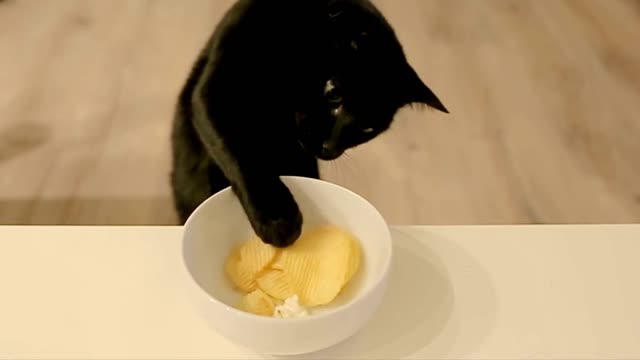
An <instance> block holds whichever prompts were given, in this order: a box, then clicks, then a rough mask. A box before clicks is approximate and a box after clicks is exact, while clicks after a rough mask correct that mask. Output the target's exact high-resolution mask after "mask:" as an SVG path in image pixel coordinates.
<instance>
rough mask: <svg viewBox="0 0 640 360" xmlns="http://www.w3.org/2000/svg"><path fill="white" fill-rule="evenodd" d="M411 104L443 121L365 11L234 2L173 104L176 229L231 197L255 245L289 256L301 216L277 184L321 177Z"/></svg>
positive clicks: (381, 23)
mask: <svg viewBox="0 0 640 360" xmlns="http://www.w3.org/2000/svg"><path fill="white" fill-rule="evenodd" d="M410 104H424V105H427V106H430V107H432V108H435V109H438V110H440V111H443V112H447V110H446V109H445V107H444V106H443V105H442V103H441V102H440V100H438V98H437V97H436V95H435V94H434V93H433V92H432V91H431V90H430V89H429V88H428V87H427V86H426V85H425V84H424V83H423V82H422V81H421V80H420V78H419V77H418V75H417V74H416V73H415V71H414V70H413V69H412V67H411V66H410V65H409V64H408V63H407V60H406V58H405V56H404V53H403V50H402V47H401V45H400V43H399V42H398V40H397V38H396V36H395V34H394V31H393V29H392V28H391V26H390V25H389V24H388V23H387V21H386V20H385V18H384V17H383V15H382V14H381V13H380V12H379V11H378V10H377V9H376V8H375V7H374V5H373V4H372V3H370V2H369V1H368V0H270V1H265V0H240V1H237V2H236V3H235V4H234V5H233V6H232V8H231V9H230V10H229V11H228V12H227V13H226V15H225V16H224V18H223V19H222V20H221V22H220V23H219V24H218V26H217V28H216V29H215V31H214V33H213V35H212V36H211V38H210V39H209V41H208V43H207V44H206V46H205V47H204V49H203V50H202V52H201V53H200V55H199V57H198V59H197V61H196V62H195V65H194V67H193V69H192V70H191V74H190V76H189V78H188V80H187V82H186V84H185V86H184V88H183V89H182V92H181V94H180V96H179V100H178V106H177V111H176V114H175V120H174V124H173V131H172V146H173V170H172V173H171V183H172V188H173V194H174V200H175V205H176V209H177V211H178V214H179V216H180V220H181V221H182V222H184V221H186V219H187V217H188V216H189V215H190V214H191V212H192V211H193V210H194V209H195V208H196V207H197V206H198V205H199V204H200V203H201V202H202V201H204V200H205V199H206V198H207V197H209V196H211V195H212V194H214V193H216V192H217V191H220V190H222V189H224V188H226V187H228V186H231V187H232V189H233V191H234V193H235V194H236V196H237V197H238V199H239V200H240V202H241V203H242V206H243V208H244V210H245V213H246V215H247V216H248V219H249V220H250V222H251V225H252V226H253V229H254V231H255V232H256V234H257V235H258V236H259V237H260V238H261V239H262V240H263V241H264V242H266V243H269V244H273V245H274V246H278V247H286V246H289V245H291V244H292V243H294V242H295V240H296V239H297V238H298V236H299V235H300V231H301V226H302V221H303V219H302V214H301V213H300V210H299V208H298V205H297V204H296V202H295V200H294V198H293V196H292V195H291V193H290V192H289V190H288V189H287V187H286V186H285V185H284V184H283V183H282V182H281V181H280V178H279V176H284V175H295V176H304V177H313V178H318V177H319V172H318V163H317V159H322V160H333V159H336V158H337V157H339V156H340V155H341V154H342V153H343V152H344V151H345V150H346V149H348V148H352V147H355V146H357V145H360V144H363V143H365V142H367V141H369V140H371V139H373V138H375V137H376V136H378V135H379V134H381V133H382V132H384V131H385V130H387V129H388V128H389V125H390V124H391V122H392V120H393V118H394V115H395V113H396V112H397V111H398V110H399V109H400V108H402V107H404V106H406V105H410Z"/></svg>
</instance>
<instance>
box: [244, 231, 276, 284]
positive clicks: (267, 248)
mask: <svg viewBox="0 0 640 360" xmlns="http://www.w3.org/2000/svg"><path fill="white" fill-rule="evenodd" d="M275 256H276V248H274V247H273V246H271V245H269V244H265V243H264V242H263V241H262V240H260V238H258V237H257V236H254V237H252V238H251V239H249V241H248V242H246V243H245V244H244V245H243V246H242V247H241V248H240V259H241V260H240V262H241V264H242V266H244V267H246V270H247V272H249V273H251V274H254V277H255V275H256V274H258V273H259V272H261V271H262V270H263V269H264V268H266V267H267V266H268V265H269V264H270V263H271V261H272V260H273V258H274V257H275Z"/></svg>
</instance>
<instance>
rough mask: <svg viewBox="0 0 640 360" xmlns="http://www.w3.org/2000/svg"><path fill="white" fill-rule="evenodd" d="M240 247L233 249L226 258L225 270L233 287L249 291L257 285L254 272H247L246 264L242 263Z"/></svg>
mask: <svg viewBox="0 0 640 360" xmlns="http://www.w3.org/2000/svg"><path fill="white" fill-rule="evenodd" d="M240 249H241V248H240V247H238V248H236V249H234V250H233V252H232V253H231V255H230V256H229V257H228V258H227V262H226V263H225V271H226V273H227V275H228V276H229V279H230V280H231V282H233V285H235V287H237V288H238V289H240V290H242V291H245V292H251V291H253V290H255V289H256V287H257V284H256V281H255V274H253V273H251V272H249V268H248V267H247V266H243V265H242V259H241V256H240Z"/></svg>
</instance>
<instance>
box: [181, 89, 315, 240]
mask: <svg viewBox="0 0 640 360" xmlns="http://www.w3.org/2000/svg"><path fill="white" fill-rule="evenodd" d="M194 110H195V111H194V115H195V116H194V117H193V124H194V127H195V129H197V132H198V133H199V135H200V139H201V141H202V142H203V144H204V146H205V148H206V150H207V152H208V154H209V155H210V156H211V158H212V159H213V160H214V161H215V163H216V164H217V165H218V167H219V168H220V170H221V171H222V173H223V174H224V177H225V178H226V179H227V180H228V181H229V183H230V184H231V188H232V189H233V191H234V193H235V194H236V196H237V197H238V199H239V201H240V203H241V204H242V207H243V209H244V211H245V214H246V215H247V218H248V219H249V222H250V223H251V226H252V227H253V230H254V231H255V233H256V234H257V235H258V236H259V237H260V238H261V239H262V240H263V241H264V242H265V243H268V244H272V245H274V246H278V247H285V246H288V245H291V244H293V243H294V242H295V241H296V240H297V239H298V237H299V236H300V233H301V230H302V221H303V219H302V214H301V212H300V209H299V208H298V204H297V203H296V201H295V199H294V198H293V195H292V194H291V192H290V191H289V189H288V188H287V187H286V186H285V184H284V183H283V182H282V181H281V180H280V177H279V174H277V172H274V171H273V169H271V168H270V167H269V165H268V161H267V160H266V159H264V158H260V151H254V150H251V151H250V149H249V146H243V147H236V148H233V147H230V146H229V145H228V144H227V143H226V142H225V141H223V140H221V137H220V135H219V134H218V133H217V130H216V129H215V128H214V126H213V124H212V122H211V120H209V119H211V117H210V115H209V114H208V108H207V106H206V104H205V103H204V102H202V101H199V100H197V97H196V100H195V101H194ZM233 121H236V122H238V123H240V122H242V121H243V119H242V118H234V119H233ZM225 135H226V136H227V137H231V136H233V137H235V138H241V137H242V136H243V134H241V133H238V134H233V135H231V134H229V133H226V134H225ZM253 145H256V144H253Z"/></svg>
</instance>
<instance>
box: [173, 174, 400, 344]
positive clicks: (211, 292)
mask: <svg viewBox="0 0 640 360" xmlns="http://www.w3.org/2000/svg"><path fill="white" fill-rule="evenodd" d="M282 180H283V181H284V182H285V184H286V185H287V186H288V187H289V189H290V190H291V192H292V194H293V195H294V197H295V198H296V201H297V202H298V204H299V206H300V209H301V211H302V214H303V217H304V228H306V227H309V226H314V225H321V224H327V223H329V224H333V225H337V226H340V227H342V228H344V229H347V230H349V231H351V232H352V233H353V234H354V235H355V236H356V237H357V238H358V239H359V240H360V242H361V245H362V250H363V262H362V266H361V267H360V270H359V271H358V273H357V274H356V275H355V276H354V278H353V280H352V282H351V283H350V284H349V285H348V286H347V288H345V291H343V293H342V294H341V295H339V296H338V298H337V299H336V301H335V303H334V304H333V305H332V306H330V307H328V308H326V309H322V311H320V312H319V313H317V314H312V315H310V316H309V317H304V318H292V319H291V318H290V319H279V318H270V317H263V316H257V315H253V314H250V313H246V312H243V311H240V310H237V309H236V308H235V307H234V305H236V304H237V303H238V299H240V297H241V294H240V293H238V292H237V291H235V290H233V289H232V287H231V284H230V282H229V280H228V279H227V278H226V275H225V273H224V270H223V269H224V268H223V265H224V262H225V259H226V257H227V255H228V254H229V252H230V251H231V249H232V247H233V246H234V245H236V244H239V243H241V242H243V241H245V240H246V239H247V238H248V237H249V236H251V235H253V234H254V232H253V230H252V229H251V227H250V225H249V222H248V220H247V217H246V215H245V214H244V212H243V210H242V207H241V206H240V203H239V202H238V200H237V198H236V196H235V195H234V194H233V192H232V191H231V190H230V189H226V190H224V191H221V192H219V193H217V194H215V195H214V196H212V197H211V198H209V199H208V200H206V201H205V202H204V203H202V205H201V206H200V207H198V209H196V211H195V212H194V213H193V214H192V215H191V217H190V218H189V219H188V220H187V222H186V224H185V227H184V238H183V247H182V251H183V260H184V265H185V267H186V274H187V276H188V279H187V283H188V286H189V289H190V291H191V295H192V298H193V299H194V301H195V303H196V304H197V306H198V307H199V309H200V311H201V314H202V315H203V316H204V317H205V318H206V320H207V322H208V323H209V324H210V326H211V327H212V328H214V329H215V330H216V331H217V332H218V333H219V334H221V335H223V336H224V337H226V338H227V339H229V340H231V341H233V342H235V343H237V344H238V345H241V346H244V347H246V348H249V349H251V350H253V351H256V352H258V353H263V354H270V355H299V354H304V353H311V352H315V351H318V350H322V349H325V348H328V347H331V346H333V345H335V344H337V343H340V342H342V341H343V340H346V339H347V338H349V337H350V336H352V335H354V334H355V333H356V332H357V331H358V330H360V329H361V328H362V327H363V326H365V325H366V323H367V322H368V320H369V319H370V317H371V316H372V315H373V314H374V313H375V311H376V310H377V309H378V307H379V305H380V303H381V300H382V297H383V295H384V292H385V291H386V288H387V279H388V273H389V268H390V265H391V259H392V246H391V235H390V233H389V228H388V226H387V224H386V222H385V220H384V219H383V217H382V216H381V215H380V213H379V212H378V211H377V210H376V209H375V208H374V207H373V206H372V205H371V204H370V203H369V202H367V201H366V200H365V199H363V198H362V197H360V196H358V195H356V194H354V193H353V192H351V191H349V190H347V189H345V188H343V187H340V186H338V185H334V184H331V183H328V182H325V181H321V180H315V179H308V178H300V177H282ZM304 228H303V231H304Z"/></svg>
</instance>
